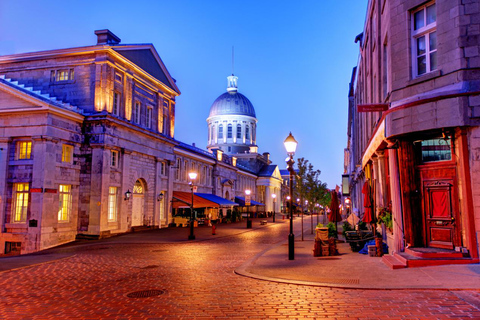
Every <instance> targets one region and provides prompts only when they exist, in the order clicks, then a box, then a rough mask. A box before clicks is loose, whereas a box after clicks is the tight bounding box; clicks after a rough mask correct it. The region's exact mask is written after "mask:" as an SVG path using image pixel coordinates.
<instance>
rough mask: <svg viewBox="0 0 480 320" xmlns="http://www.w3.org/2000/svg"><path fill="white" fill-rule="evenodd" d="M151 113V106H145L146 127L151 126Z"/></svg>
mask: <svg viewBox="0 0 480 320" xmlns="http://www.w3.org/2000/svg"><path fill="white" fill-rule="evenodd" d="M152 114H153V108H152V107H148V108H147V128H151V127H152Z"/></svg>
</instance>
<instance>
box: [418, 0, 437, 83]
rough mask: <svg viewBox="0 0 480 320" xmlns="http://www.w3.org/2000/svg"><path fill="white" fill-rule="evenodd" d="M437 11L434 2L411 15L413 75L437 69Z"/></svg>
mask: <svg viewBox="0 0 480 320" xmlns="http://www.w3.org/2000/svg"><path fill="white" fill-rule="evenodd" d="M436 31H437V10H436V5H435V2H430V3H427V4H426V5H424V6H421V7H420V8H419V9H418V10H416V11H414V12H413V13H412V42H413V43H412V48H413V55H412V56H413V59H414V62H413V65H414V74H415V75H416V76H420V75H422V74H425V73H428V72H431V71H434V70H436V69H437V32H436Z"/></svg>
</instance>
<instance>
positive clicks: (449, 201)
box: [423, 179, 457, 249]
mask: <svg viewBox="0 0 480 320" xmlns="http://www.w3.org/2000/svg"><path fill="white" fill-rule="evenodd" d="M423 191H424V193H423V194H424V206H425V208H424V209H425V210H424V213H425V226H426V240H427V247H434V248H444V249H453V248H454V247H455V238H456V230H455V222H456V216H457V212H456V211H457V210H456V205H455V198H456V197H455V192H454V191H455V190H454V181H453V179H442V180H437V181H424V183H423Z"/></svg>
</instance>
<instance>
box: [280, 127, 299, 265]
mask: <svg viewBox="0 0 480 320" xmlns="http://www.w3.org/2000/svg"><path fill="white" fill-rule="evenodd" d="M283 144H284V145H285V149H286V150H287V154H288V161H287V169H288V172H289V173H290V233H289V234H288V260H294V259H295V242H294V241H295V236H294V235H293V203H292V202H293V201H292V200H293V199H292V195H293V174H294V173H295V170H294V169H293V164H294V163H295V161H293V155H294V154H295V150H297V141H296V140H295V138H294V137H293V136H292V133H291V132H290V134H289V135H288V137H287V139H285V141H284V142H283Z"/></svg>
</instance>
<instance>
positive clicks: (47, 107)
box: [0, 30, 276, 255]
mask: <svg viewBox="0 0 480 320" xmlns="http://www.w3.org/2000/svg"><path fill="white" fill-rule="evenodd" d="M95 33H96V34H97V37H98V39H97V40H98V41H97V44H96V45H94V46H88V47H79V48H70V49H60V50H51V51H44V52H34V53H24V54H15V55H10V56H2V57H0V128H1V129H0V172H2V174H0V197H1V198H0V226H1V228H0V255H14V254H24V253H30V252H35V251H39V250H43V249H46V248H50V247H53V246H57V245H60V244H63V243H67V242H71V241H74V240H75V239H76V238H78V237H83V238H99V237H108V236H111V235H114V234H119V233H124V232H129V231H132V230H133V229H135V228H139V227H150V228H160V227H166V226H168V225H169V224H170V223H171V222H172V198H173V193H174V191H190V186H189V185H188V182H189V181H188V179H187V174H188V172H189V171H190V170H196V171H197V172H198V174H199V178H198V183H197V184H198V187H199V189H198V192H201V193H209V194H215V195H218V196H220V197H223V198H227V199H229V200H232V199H234V198H235V197H236V196H244V194H243V192H244V189H245V188H251V189H252V191H253V195H254V197H253V199H256V194H257V180H258V179H259V170H257V171H253V170H251V169H249V168H246V167H242V166H241V165H240V164H239V165H237V163H236V159H235V158H234V157H229V156H224V157H223V158H222V157H221V152H217V151H214V152H213V153H212V152H207V151H204V150H202V149H199V148H195V147H189V146H187V145H186V144H183V143H182V142H180V141H177V140H175V139H174V128H175V98H176V97H177V96H178V95H179V94H180V91H179V89H178V88H177V86H176V84H175V81H174V80H173V78H172V77H171V76H170V74H169V73H168V70H167V69H166V67H165V65H163V63H162V61H161V59H160V58H159V56H158V53H157V52H156V50H155V48H154V47H153V45H150V44H142V45H123V44H120V39H119V38H118V37H116V36H115V35H114V34H112V33H111V32H110V31H108V30H98V31H96V32H95ZM260 178H261V179H262V180H265V179H267V177H260ZM271 178H272V181H276V178H275V177H271ZM267 180H268V179H267ZM262 185H265V183H264V182H263V183H262ZM268 208H270V207H267V209H268Z"/></svg>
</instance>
